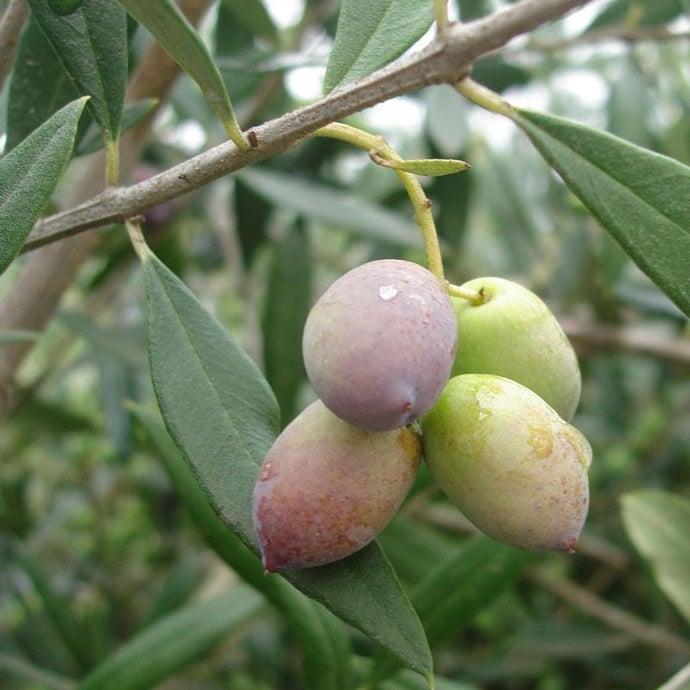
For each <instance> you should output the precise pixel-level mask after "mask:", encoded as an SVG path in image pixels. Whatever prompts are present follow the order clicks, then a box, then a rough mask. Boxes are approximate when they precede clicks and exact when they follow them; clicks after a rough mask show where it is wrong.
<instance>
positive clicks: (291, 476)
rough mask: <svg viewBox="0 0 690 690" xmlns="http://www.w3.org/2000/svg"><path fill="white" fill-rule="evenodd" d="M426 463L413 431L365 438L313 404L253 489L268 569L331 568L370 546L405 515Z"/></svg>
mask: <svg viewBox="0 0 690 690" xmlns="http://www.w3.org/2000/svg"><path fill="white" fill-rule="evenodd" d="M420 456H421V444H420V441H419V439H418V438H417V436H415V435H414V434H413V433H412V432H411V431H409V430H407V429H396V430H394V431H386V432H371V431H365V430H363V429H359V428H357V427H353V426H352V425H350V424H347V423H346V422H343V421H342V420H341V419H339V418H338V417H336V416H335V415H334V414H333V413H332V412H330V411H329V410H328V409H327V408H326V407H325V406H324V405H323V403H321V402H320V401H316V402H314V403H312V404H311V405H310V406H309V407H307V408H306V409H305V410H304V411H303V412H302V413H301V414H300V415H299V416H298V417H296V418H295V420H294V421H293V422H292V423H291V424H289V425H288V426H287V427H286V428H285V429H284V431H283V432H282V434H281V435H280V436H279V437H278V438H277V439H276V441H275V443H274V444H273V446H272V447H271V449H270V450H269V452H268V454H267V455H266V458H265V459H264V462H263V464H262V466H261V470H260V473H259V479H258V481H257V483H256V486H255V489H254V497H253V498H254V506H253V509H254V527H255V529H256V532H257V535H258V537H259V544H260V546H261V551H262V556H263V563H264V567H265V568H266V569H267V570H269V571H274V570H283V569H285V568H304V567H309V566H315V565H324V564H326V563H331V562H333V561H337V560H339V559H341V558H344V557H345V556H349V555H350V554H352V553H354V552H355V551H358V550H359V549H361V548H362V547H364V546H366V545H367V544H368V543H369V542H370V541H371V540H372V539H373V538H374V537H375V536H376V534H378V532H379V531H380V530H381V529H383V527H384V526H385V525H386V524H387V523H388V521H389V520H390V519H391V517H393V515H394V514H395V512H396V511H397V510H398V508H399V507H400V504H401V503H402V501H403V499H404V498H405V496H406V495H407V492H408V491H409V489H410V486H411V484H412V481H413V479H414V476H415V473H416V471H417V468H418V467H419V461H420Z"/></svg>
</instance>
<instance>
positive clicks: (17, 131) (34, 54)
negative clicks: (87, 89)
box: [5, 16, 79, 154]
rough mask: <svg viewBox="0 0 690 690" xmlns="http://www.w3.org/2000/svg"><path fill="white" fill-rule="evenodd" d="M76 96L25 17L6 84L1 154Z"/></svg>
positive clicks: (42, 37) (33, 23) (32, 23)
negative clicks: (5, 128) (6, 97)
mask: <svg viewBox="0 0 690 690" xmlns="http://www.w3.org/2000/svg"><path fill="white" fill-rule="evenodd" d="M78 96H79V94H78V93H77V92H76V90H75V88H74V86H73V85H72V82H71V81H70V80H69V77H68V76H67V72H65V69H64V67H63V66H62V64H61V63H60V60H59V59H58V56H57V54H56V52H55V50H53V47H52V45H51V44H50V41H48V39H47V38H46V36H45V34H44V33H43V31H41V29H40V27H39V25H38V23H37V22H36V20H35V19H34V18H33V17H32V16H29V20H28V21H27V23H26V26H25V28H24V30H23V31H22V33H21V36H20V38H19V48H18V50H17V58H16V60H15V64H14V69H13V70H12V79H11V81H10V84H9V97H8V99H7V142H6V144H5V153H6V154H7V153H9V151H11V150H12V149H13V148H14V147H15V146H16V145H17V144H19V142H20V141H23V140H24V139H26V137H27V136H29V134H31V132H33V131H34V130H35V129H36V128H37V127H39V126H40V125H42V124H43V123H44V122H45V121H46V120H48V119H49V118H50V116H51V115H53V113H55V111H57V110H58V109H59V108H62V106H63V105H66V104H67V103H69V102H70V101H73V100H75V99H76V98H77V97H78Z"/></svg>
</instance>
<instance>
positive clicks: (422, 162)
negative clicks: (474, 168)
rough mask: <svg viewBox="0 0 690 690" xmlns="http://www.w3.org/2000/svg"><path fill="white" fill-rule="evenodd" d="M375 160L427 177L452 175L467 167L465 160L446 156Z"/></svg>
mask: <svg viewBox="0 0 690 690" xmlns="http://www.w3.org/2000/svg"><path fill="white" fill-rule="evenodd" d="M382 160H383V161H384V162H383V163H382V162H381V161H380V160H378V159H377V160H376V162H377V163H378V164H379V165H383V166H384V167H386V168H391V169H392V170H402V171H403V172H408V173H412V174H414V175H424V176H427V177H442V176H443V175H454V174H455V173H459V172H462V171H463V170H467V168H469V167H470V166H469V164H468V163H465V161H459V160H452V159H448V158H423V159H419V160H415V159H408V160H402V161H389V160H386V159H382Z"/></svg>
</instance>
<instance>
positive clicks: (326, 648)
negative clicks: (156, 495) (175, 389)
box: [130, 405, 350, 690]
mask: <svg viewBox="0 0 690 690" xmlns="http://www.w3.org/2000/svg"><path fill="white" fill-rule="evenodd" d="M130 408H131V409H132V410H133V411H134V413H135V415H136V417H137V419H138V420H139V421H140V422H141V424H142V425H143V427H144V428H145V429H146V432H147V434H148V436H149V438H150V440H151V442H152V443H153V445H154V447H155V449H156V450H157V452H158V455H159V458H160V460H161V461H162V463H163V465H164V466H165V469H166V471H167V473H168V476H169V477H170V480H171V482H172V484H173V486H174V487H175V490H176V491H177V493H178V495H179V496H180V497H181V499H182V501H183V502H184V504H185V506H186V508H187V510H188V511H189V513H190V515H191V517H192V519H193V520H194V523H195V524H196V526H197V528H198V529H199V530H200V533H201V534H202V535H203V537H204V540H205V541H206V543H207V544H208V545H209V546H210V547H211V548H212V549H213V550H214V551H215V552H216V554H218V556H219V557H220V558H221V559H222V560H223V561H225V562H226V563H227V564H228V565H229V566H230V567H231V568H232V569H233V570H234V571H235V572H236V573H237V574H238V575H239V576H240V577H241V578H243V579H244V580H245V582H247V583H249V584H250V585H252V586H253V587H254V588H255V589H257V590H258V591H260V592H261V593H263V594H264V596H265V597H266V598H267V599H268V601H270V602H271V603H272V604H273V605H274V606H276V607H277V608H278V609H279V610H280V611H281V612H282V613H283V614H284V616H285V618H286V619H287V621H288V623H289V625H290V630H291V631H292V632H293V634H294V635H295V637H296V638H297V640H298V642H299V645H300V649H301V650H302V668H303V674H304V680H305V685H306V688H307V689H308V690H340V688H343V690H344V689H345V688H347V687H348V685H347V681H348V679H349V674H350V669H349V664H350V636H349V632H348V630H347V629H346V628H345V626H344V625H343V624H342V623H341V622H340V621H339V620H338V619H336V618H335V617H334V616H333V614H331V613H329V612H328V611H327V610H326V609H324V607H323V606H321V604H319V603H318V602H316V601H312V600H311V599H309V598H307V597H306V596H304V595H303V594H302V593H301V592H298V591H297V590H296V589H295V588H294V587H293V586H292V585H290V584H289V583H288V582H287V581H286V580H285V579H284V578H282V577H267V576H266V574H265V572H264V568H263V565H262V564H261V559H260V558H258V556H256V555H255V554H254V553H253V552H252V551H251V550H250V549H249V548H248V547H247V546H245V544H244V543H243V542H242V541H240V539H239V538H238V537H237V536H236V535H235V533H234V532H232V531H230V530H229V529H228V528H227V526H226V525H225V524H224V523H223V522H222V521H221V520H220V518H219V517H218V516H217V515H216V513H215V512H214V511H213V508H212V507H211V504H210V503H209V502H208V498H207V497H206V495H205V494H204V492H203V491H202V489H201V487H200V486H199V484H198V483H197V481H196V480H195V479H194V477H193V475H192V473H191V471H190V469H189V467H188V466H187V465H186V463H185V462H184V460H183V459H182V457H181V455H180V451H179V450H178V448H177V446H175V444H174V443H173V440H172V439H171V438H170V435H169V434H168V433H167V431H166V430H165V428H164V427H163V425H162V423H161V421H160V419H159V418H158V417H154V416H153V415H152V414H150V413H148V412H146V411H145V410H143V409H142V408H140V407H136V406H131V405H130Z"/></svg>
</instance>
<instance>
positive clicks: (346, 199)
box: [238, 167, 422, 248]
mask: <svg viewBox="0 0 690 690" xmlns="http://www.w3.org/2000/svg"><path fill="white" fill-rule="evenodd" d="M238 177H239V179H240V180H241V181H242V182H243V183H244V184H245V185H247V187H249V188H250V189H251V190H253V191H254V192H255V193H256V194H258V195H260V196H262V197H263V198H264V199H268V200H269V201H271V202H272V203H273V204H275V205H276V206H278V207H281V208H289V209H292V210H293V211H296V212H298V213H299V214H300V215H303V216H305V217H306V218H310V219H312V220H317V221H319V222H321V223H325V224H328V225H332V226H334V227H337V228H343V229H345V230H349V231H350V232H352V233H355V234H357V235H361V236H363V237H366V238H367V239H371V240H378V241H381V242H388V243H390V244H395V245H400V246H405V247H415V248H420V247H422V234H421V232H420V230H419V228H418V227H417V226H416V225H415V224H414V223H413V222H412V221H410V220H408V219H407V218H405V217H403V216H402V215H400V214H398V213H395V212H393V211H389V210H388V209H385V208H382V207H381V206H377V205H376V204H373V203H371V202H369V201H365V200H364V199H361V198H358V197H355V196H353V195H351V194H347V193H345V192H343V191H340V190H336V189H334V188H332V187H327V186H326V185H322V184H318V183H315V182H311V181H309V180H304V179H299V178H295V176H294V175H287V174H285V173H280V172H276V171H274V170H268V169H266V168H258V167H252V168H245V169H244V170H242V171H241V172H240V173H239V174H238Z"/></svg>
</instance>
